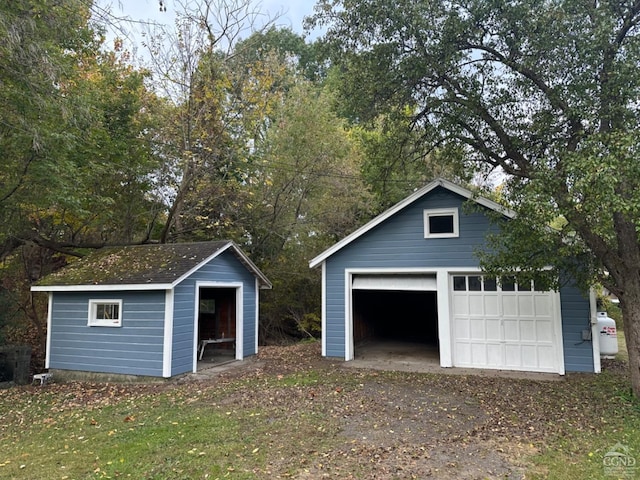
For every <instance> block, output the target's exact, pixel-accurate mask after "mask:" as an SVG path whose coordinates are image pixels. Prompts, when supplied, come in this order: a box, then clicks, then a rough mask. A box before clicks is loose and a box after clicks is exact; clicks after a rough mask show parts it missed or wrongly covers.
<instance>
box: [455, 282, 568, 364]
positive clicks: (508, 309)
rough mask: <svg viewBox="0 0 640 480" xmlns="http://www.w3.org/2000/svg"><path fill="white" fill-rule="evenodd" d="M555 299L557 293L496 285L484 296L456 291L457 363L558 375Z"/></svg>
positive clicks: (559, 361) (558, 356) (483, 294)
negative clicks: (504, 288) (496, 286)
mask: <svg viewBox="0 0 640 480" xmlns="http://www.w3.org/2000/svg"><path fill="white" fill-rule="evenodd" d="M458 276H459V275H458ZM467 285H468V282H467ZM556 298H557V293H554V292H540V291H526V290H524V289H523V290H516V291H508V292H503V291H501V290H500V288H499V287H498V289H497V290H496V289H495V285H493V287H492V289H491V291H486V292H484V291H480V292H478V291H473V292H470V291H460V290H456V291H453V289H452V290H451V299H452V303H453V309H452V310H453V311H454V312H456V315H455V320H454V321H453V332H452V333H453V349H452V350H453V355H454V358H453V364H454V365H455V366H463V367H476V368H499V369H508V370H523V371H537V372H560V371H561V365H562V363H561V357H560V355H559V354H558V352H559V351H560V350H559V349H560V346H559V342H560V339H558V338H556V332H555V328H556V322H559V321H560V319H559V318H558V317H557V315H558V314H559V313H558V312H557V310H556V308H557V307H556V303H555V302H556ZM463 312H464V313H463Z"/></svg>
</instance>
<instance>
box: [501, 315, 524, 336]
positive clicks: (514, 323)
mask: <svg viewBox="0 0 640 480" xmlns="http://www.w3.org/2000/svg"><path fill="white" fill-rule="evenodd" d="M502 326H503V338H504V340H505V341H507V342H519V341H520V325H519V322H518V319H516V318H505V319H504V320H503V321H502Z"/></svg>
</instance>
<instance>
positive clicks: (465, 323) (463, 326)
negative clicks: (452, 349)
mask: <svg viewBox="0 0 640 480" xmlns="http://www.w3.org/2000/svg"><path fill="white" fill-rule="evenodd" d="M453 325H454V330H455V331H456V332H457V336H458V338H459V339H460V340H461V341H464V340H465V339H466V340H468V339H469V338H471V320H470V319H469V318H456V319H454V323H453Z"/></svg>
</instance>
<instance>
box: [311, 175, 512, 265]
mask: <svg viewBox="0 0 640 480" xmlns="http://www.w3.org/2000/svg"><path fill="white" fill-rule="evenodd" d="M437 187H442V188H445V189H446V190H449V191H450V192H453V193H456V194H458V195H460V196H462V197H464V198H466V199H467V200H471V201H473V202H475V203H477V204H478V205H482V206H483V207H486V208H488V209H490V210H493V211H496V212H498V213H500V214H502V215H504V216H506V217H508V218H513V217H514V216H515V212H514V211H512V210H510V209H508V208H506V207H504V206H502V205H500V204H499V203H496V202H494V201H493V200H489V199H488V198H484V197H481V196H478V195H476V194H475V193H473V192H472V191H471V190H468V189H466V188H464V187H461V186H460V185H457V184H455V183H453V182H450V181H449V180H445V179H444V178H437V179H435V180H434V181H432V182H430V183H429V184H427V185H425V186H424V187H422V188H421V189H419V190H416V191H415V192H414V193H412V194H411V195H409V196H408V197H407V198H405V199H404V200H402V201H400V202H398V203H396V204H395V205H394V206H393V207H391V208H389V209H388V210H386V211H385V212H383V213H381V214H380V215H378V216H377V217H375V218H374V219H373V220H371V221H370V222H368V223H366V224H365V225H363V226H362V227H360V228H359V229H357V230H356V231H354V232H353V233H351V234H349V235H347V236H346V237H345V238H343V239H342V240H340V241H339V242H338V243H336V244H334V245H333V246H332V247H330V248H328V249H327V250H325V251H324V252H322V253H321V254H320V255H318V256H317V257H315V258H314V259H313V260H311V261H310V262H309V267H310V268H314V267H317V266H318V265H320V264H321V263H322V262H324V261H325V260H326V259H327V258H329V257H330V256H331V255H333V254H334V253H336V252H338V251H339V250H341V249H342V248H344V247H346V246H347V245H349V244H350V243H351V242H353V241H354V240H356V239H357V238H360V237H361V236H363V235H364V234H366V233H367V232H368V231H370V230H371V229H373V228H374V227H376V226H378V225H380V224H381V223H383V222H384V221H386V220H387V219H388V218H390V217H392V216H394V215H395V214H396V213H398V212H400V211H401V210H404V209H405V208H407V207H408V206H409V205H411V204H413V203H414V202H416V201H417V200H419V199H421V198H422V197H424V196H425V195H427V194H428V193H429V192H431V191H432V190H434V189H436V188H437Z"/></svg>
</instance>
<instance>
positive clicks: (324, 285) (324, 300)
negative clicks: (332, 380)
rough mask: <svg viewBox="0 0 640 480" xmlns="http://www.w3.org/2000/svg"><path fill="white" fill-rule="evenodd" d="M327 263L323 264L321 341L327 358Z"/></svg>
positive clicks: (323, 354)
mask: <svg viewBox="0 0 640 480" xmlns="http://www.w3.org/2000/svg"><path fill="white" fill-rule="evenodd" d="M326 331H327V262H322V313H321V331H320V341H321V343H322V356H323V357H326V356H327V336H326V334H325V332H326Z"/></svg>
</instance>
